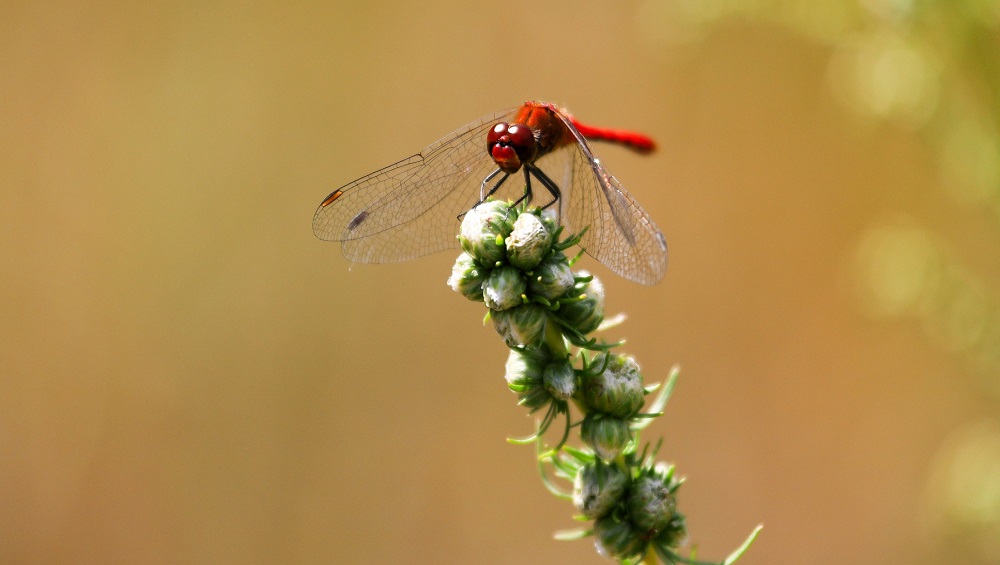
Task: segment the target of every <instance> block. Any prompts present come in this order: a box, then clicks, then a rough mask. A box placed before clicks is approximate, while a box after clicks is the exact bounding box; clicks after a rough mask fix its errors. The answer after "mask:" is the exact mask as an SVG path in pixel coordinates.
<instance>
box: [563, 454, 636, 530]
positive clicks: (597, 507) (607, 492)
mask: <svg viewBox="0 0 1000 565" xmlns="http://www.w3.org/2000/svg"><path fill="white" fill-rule="evenodd" d="M627 486H628V473H626V472H625V471H624V470H623V469H622V468H620V467H619V466H618V465H615V464H613V463H612V464H610V465H609V464H606V463H602V462H601V461H600V460H595V461H592V462H590V463H587V464H586V465H584V466H583V467H580V470H579V471H577V473H576V480H575V481H573V504H574V505H575V506H576V509H577V510H579V511H580V513H581V514H583V515H584V516H586V517H587V518H590V519H591V520H593V519H595V518H600V517H601V516H604V515H605V514H607V513H608V512H611V510H612V509H614V507H615V505H617V504H618V502H619V501H620V500H621V499H622V497H623V496H624V494H625V487H627Z"/></svg>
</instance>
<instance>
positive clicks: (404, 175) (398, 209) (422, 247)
mask: <svg viewBox="0 0 1000 565" xmlns="http://www.w3.org/2000/svg"><path fill="white" fill-rule="evenodd" d="M515 110H516V109H511V110H505V111H502V112H496V113H493V114H489V115H486V116H483V117H482V118H480V119H478V120H476V121H474V122H472V123H470V124H468V125H466V126H463V127H462V128H459V129H458V130H456V131H454V132H452V133H451V134H449V135H446V136H445V137H443V138H441V139H440V140H439V141H437V142H435V143H433V144H431V145H430V146H428V147H427V148H425V149H424V150H423V151H421V152H420V153H418V154H416V155H413V156H412V157H409V158H407V159H403V160H402V161H399V162H398V163H395V164H393V165H389V166H388V167H385V168H384V169H380V170H378V171H375V172H373V173H371V174H370V175H367V176H364V177H361V178H360V179H358V180H356V181H354V182H352V183H349V184H347V185H344V186H342V187H341V188H339V189H337V190H335V191H333V192H332V193H331V194H330V195H329V196H327V198H326V199H324V201H323V204H321V205H320V207H319V208H317V210H316V214H315V215H314V216H313V233H315V234H316V237H318V238H320V239H325V240H329V241H340V242H341V247H342V249H343V252H344V256H345V257H347V259H348V260H350V261H353V262H356V263H385V262H394V261H406V260H408V259H413V258H415V257H419V256H421V255H426V254H428V253H433V252H435V251H441V250H443V249H447V248H452V247H457V246H458V243H457V240H456V239H455V235H456V234H457V233H458V220H457V219H456V218H457V217H458V216H459V215H460V214H462V213H464V212H466V211H468V210H469V208H471V207H472V206H473V205H474V204H475V203H476V202H477V201H478V200H479V187H480V185H481V184H482V182H483V179H484V178H485V177H486V175H487V174H489V173H490V172H491V171H492V170H493V169H495V168H496V165H495V164H494V163H493V161H492V159H490V156H489V154H487V152H486V132H487V131H489V129H490V128H491V127H493V125H494V124H496V123H497V122H500V121H509V120H510V119H511V118H512V117H513V115H514V112H515Z"/></svg>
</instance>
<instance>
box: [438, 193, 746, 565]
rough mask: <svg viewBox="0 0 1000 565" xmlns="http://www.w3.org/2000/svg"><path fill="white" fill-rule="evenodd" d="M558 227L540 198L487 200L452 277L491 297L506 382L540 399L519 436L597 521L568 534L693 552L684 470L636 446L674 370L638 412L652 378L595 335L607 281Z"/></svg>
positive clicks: (531, 399) (667, 557)
mask: <svg viewBox="0 0 1000 565" xmlns="http://www.w3.org/2000/svg"><path fill="white" fill-rule="evenodd" d="M561 234H562V228H561V227H560V226H559V225H558V224H557V222H556V221H555V220H554V219H553V218H552V217H551V216H549V215H547V214H543V213H542V211H541V210H539V209H537V208H535V209H529V208H527V207H516V206H512V205H510V204H509V203H506V202H502V201H487V202H485V203H483V204H481V205H479V206H477V207H475V208H473V209H472V210H470V211H469V212H468V213H467V214H466V215H465V218H464V219H463V221H462V227H461V235H460V236H459V241H460V243H461V246H462V250H463V252H462V254H461V255H460V256H459V258H458V260H457V261H456V262H455V266H454V268H453V269H452V274H451V277H450V278H449V279H448V284H449V285H450V286H451V288H452V289H453V290H455V291H456V292H458V293H460V294H462V295H463V296H465V297H466V298H468V299H470V300H473V301H478V302H483V303H485V305H486V307H487V308H488V309H489V313H488V317H489V318H490V319H491V320H492V321H493V326H494V328H495V329H496V331H497V333H498V334H499V335H500V337H501V338H502V339H503V340H504V342H505V343H506V344H507V346H508V347H509V348H510V355H509V357H508V358H507V365H506V375H505V376H506V380H507V385H508V387H509V388H510V389H511V390H512V391H513V392H515V393H516V394H517V396H518V400H519V402H518V403H519V404H520V405H522V406H524V407H526V408H528V409H529V410H530V411H531V412H535V411H540V410H543V409H544V410H545V415H544V417H542V418H541V420H540V422H539V425H538V430H537V431H536V433H535V434H534V435H533V436H531V437H529V438H526V439H524V440H512V441H513V442H515V443H529V442H534V443H536V444H537V445H538V446H539V448H540V449H539V451H540V454H539V457H540V458H541V460H542V461H543V462H545V463H548V464H549V465H550V466H551V468H552V469H554V471H555V474H556V476H558V477H561V478H563V479H566V480H568V481H569V482H572V483H573V491H572V493H563V492H561V491H559V489H558V487H556V486H555V485H554V484H552V483H551V482H549V480H548V477H546V476H545V475H544V474H543V479H544V480H545V482H546V485H547V486H549V488H550V490H553V492H554V493H556V494H557V495H559V496H562V497H565V498H571V499H572V500H573V502H574V505H575V506H576V508H577V510H578V511H579V513H580V515H581V517H582V519H586V520H593V521H594V522H593V526H592V527H591V528H589V529H585V530H581V531H578V532H575V533H574V534H573V535H563V536H561V537H563V538H564V539H571V538H576V537H583V536H588V535H594V537H595V538H596V544H597V548H598V551H600V552H601V553H602V554H604V555H607V556H608V557H611V558H613V559H617V560H618V561H620V562H622V563H636V562H638V560H641V559H644V558H646V559H652V557H653V555H654V554H655V555H656V556H658V557H659V558H660V559H661V560H662V561H663V562H664V563H695V562H694V561H692V560H690V559H686V558H683V557H681V556H680V555H678V554H677V548H678V547H679V546H680V545H682V544H683V543H685V541H686V539H687V535H686V529H685V522H684V516H683V515H682V514H681V513H679V512H678V511H677V501H676V492H677V489H678V488H679V487H680V485H681V481H680V480H678V479H676V478H675V477H674V471H673V467H672V466H666V465H664V464H657V463H655V462H654V461H653V457H655V453H656V451H657V450H656V449H653V450H652V454H651V455H648V456H647V451H648V450H649V449H648V446H646V448H644V449H643V453H642V455H641V456H640V455H639V454H638V453H637V451H638V445H639V431H640V430H641V429H642V428H644V427H645V426H647V425H648V424H649V423H650V422H651V421H652V418H655V417H656V416H659V415H660V414H661V412H660V410H662V408H663V405H664V404H665V403H666V400H667V398H668V396H669V392H670V390H671V389H672V388H673V386H672V385H673V380H674V379H675V378H676V371H674V372H673V373H671V376H670V378H669V380H668V381H667V384H666V386H665V387H663V388H662V389H661V391H660V394H659V395H658V396H657V398H656V400H655V401H654V402H652V403H651V405H650V406H649V407H648V408H647V411H646V412H642V409H643V405H644V404H645V397H646V395H648V394H650V393H651V392H652V391H653V390H654V389H655V388H656V387H655V386H653V387H645V386H644V385H643V378H642V373H641V372H640V369H639V365H638V363H636V361H635V359H633V358H631V357H628V356H625V355H616V354H614V353H613V352H612V351H611V350H612V349H613V348H614V347H616V346H618V345H620V344H617V343H615V344H606V343H599V342H598V340H597V339H596V338H593V337H589V334H591V333H593V332H595V331H597V330H598V328H599V326H601V323H602V322H603V321H604V287H603V286H602V285H601V283H600V281H598V279H597V278H596V277H594V276H592V275H589V274H587V273H585V272H580V273H577V274H574V273H573V272H572V270H571V267H572V265H573V263H574V262H575V261H576V259H577V258H578V257H579V255H577V256H576V257H574V258H572V259H570V258H569V257H567V256H566V254H565V253H564V252H565V251H566V250H567V249H569V248H570V247H572V246H574V245H577V244H578V243H579V241H580V237H581V236H582V235H583V234H582V232H581V233H579V234H575V235H570V236H568V237H566V238H564V239H560V236H561ZM581 253H582V252H581ZM571 348H572V349H575V353H573V352H571ZM571 404H572V405H573V406H575V407H576V409H577V411H578V412H579V413H580V414H581V415H582V420H580V421H579V422H577V423H579V424H580V426H579V431H580V436H581V440H582V442H583V443H584V444H585V445H586V446H587V447H586V448H584V449H577V448H573V447H570V446H568V445H567V440H568V439H569V434H570V430H571V429H572V428H573V427H574V426H573V424H572V422H571V418H572V416H571V412H570V405H571ZM560 415H562V416H564V417H565V421H566V426H565V430H564V433H563V435H562V439H561V440H560V441H559V442H558V443H556V444H555V445H554V447H551V448H548V449H541V446H542V443H541V442H542V434H544V433H545V432H546V430H547V429H548V428H549V426H550V424H552V423H553V422H554V421H555V420H556V419H558V417H559V416H560ZM752 537H753V536H751V540H752ZM748 541H750V540H748ZM748 545H749V544H745V546H744V548H741V550H738V551H739V553H740V554H742V551H743V550H745V548H746V546H748ZM736 557H738V554H736V553H734V554H733V555H731V556H730V559H729V560H727V561H726V562H727V563H731V562H732V561H735V558H736Z"/></svg>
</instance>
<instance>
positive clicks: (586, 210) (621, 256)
mask: <svg viewBox="0 0 1000 565" xmlns="http://www.w3.org/2000/svg"><path fill="white" fill-rule="evenodd" d="M558 115H559V117H560V118H562V120H563V122H564V123H565V124H566V127H567V128H569V130H570V132H572V133H573V136H574V137H575V138H576V143H573V144H570V145H569V146H567V147H565V148H563V149H561V150H559V151H557V152H556V153H557V154H556V155H553V156H552V160H551V162H552V163H555V164H557V166H556V167H555V169H554V170H555V171H557V174H558V178H555V177H553V180H555V181H556V183H557V184H559V186H560V187H561V188H562V191H563V194H562V197H561V198H560V216H561V218H562V222H563V224H564V225H565V226H566V227H567V229H569V230H570V231H571V232H577V231H579V230H581V229H583V228H584V227H587V226H590V229H588V230H587V233H586V234H584V236H583V240H582V241H581V242H580V245H581V246H582V247H583V248H584V249H585V250H586V252H587V254H588V255H590V256H591V257H593V258H595V259H597V260H598V261H600V262H601V263H603V264H604V265H606V266H607V267H608V268H609V269H611V270H612V271H614V272H615V273H618V274H619V275H621V276H623V277H625V278H627V279H629V280H632V281H635V282H638V283H642V284H656V283H657V282H659V281H660V280H661V279H662V278H663V276H664V275H665V274H666V271H667V242H666V239H665V238H664V237H663V232H661V231H660V228H658V227H657V226H656V223H655V222H653V219H652V218H650V217H649V214H648V213H646V211H645V210H643V208H642V206H640V205H639V203H638V202H637V201H636V200H635V198H633V197H632V195H631V194H629V193H628V191H627V190H625V187H623V186H622V185H621V183H620V182H618V179H616V178H615V177H614V176H613V175H612V174H611V173H609V172H608V170H607V169H606V168H605V167H604V164H603V163H602V162H601V161H600V160H599V159H598V158H597V157H596V156H594V153H593V151H591V149H590V145H589V144H588V143H587V140H586V139H585V138H584V137H583V135H582V134H580V132H579V131H577V129H576V127H574V126H573V123H572V122H571V121H570V120H569V119H568V118H567V117H566V116H563V115H562V114H558ZM559 154H561V155H559ZM560 163H561V164H562V166H561V167H560V166H558V164H560ZM539 167H540V168H542V169H543V170H546V171H548V169H547V167H548V165H546V164H545V162H544V161H543V160H541V159H540V160H539ZM550 176H552V175H550Z"/></svg>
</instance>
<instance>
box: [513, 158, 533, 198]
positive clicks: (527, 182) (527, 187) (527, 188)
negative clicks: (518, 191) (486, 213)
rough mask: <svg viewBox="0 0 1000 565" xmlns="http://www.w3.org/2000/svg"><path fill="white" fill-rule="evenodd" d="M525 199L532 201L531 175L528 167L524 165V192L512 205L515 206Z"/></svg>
mask: <svg viewBox="0 0 1000 565" xmlns="http://www.w3.org/2000/svg"><path fill="white" fill-rule="evenodd" d="M525 200H527V201H528V202H531V175H530V174H529V173H528V167H524V194H523V195H521V197H520V198H518V199H517V200H515V201H514V203H513V204H511V206H510V207H511V208H513V207H514V206H517V205H518V204H520V203H522V202H524V201H525Z"/></svg>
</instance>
